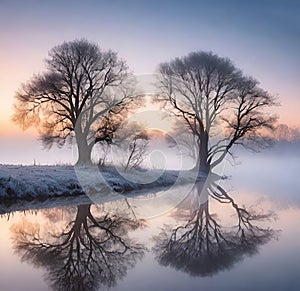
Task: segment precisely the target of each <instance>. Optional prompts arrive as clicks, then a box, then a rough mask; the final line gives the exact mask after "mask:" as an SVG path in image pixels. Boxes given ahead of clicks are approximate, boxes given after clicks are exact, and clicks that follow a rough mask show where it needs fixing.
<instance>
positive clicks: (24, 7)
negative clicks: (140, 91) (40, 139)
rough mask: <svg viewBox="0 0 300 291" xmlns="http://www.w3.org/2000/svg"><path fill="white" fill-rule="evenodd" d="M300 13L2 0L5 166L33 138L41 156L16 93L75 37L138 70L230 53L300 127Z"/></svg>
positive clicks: (267, 2) (253, 7) (250, 4)
mask: <svg viewBox="0 0 300 291" xmlns="http://www.w3.org/2000/svg"><path fill="white" fill-rule="evenodd" d="M299 14H300V2H299V1H297V0H295V1H292V0H281V1H278V0H263V1H256V0H252V1H248V0H244V1H242V0H240V1H238V0H236V1H233V0H227V1H222V0H219V1H216V0H211V1H201V0H198V1H191V0H190V1H171V0H159V1H157V0H152V1H146V0H137V1H130V0H123V1H121V0H111V1H102V0H98V1H96V0H87V1H57V0H52V1H33V0H32V1H27V0H23V1H21V0H20V1H14V0H0V36H1V38H0V42H1V45H0V102H1V103H0V104H1V106H0V143H1V144H0V163H2V162H9V161H10V158H11V161H12V160H13V156H10V155H11V151H8V149H9V148H10V149H11V148H13V149H14V150H16V149H17V148H18V144H19V143H23V144H25V143H26V141H29V140H30V143H34V145H32V146H28V149H31V150H32V151H33V152H34V154H33V156H39V151H40V152H41V150H40V146H39V145H38V143H36V142H35V141H34V139H35V137H34V135H35V132H34V131H29V132H28V133H22V132H21V130H20V129H18V128H17V127H16V126H15V125H14V124H12V123H11V121H10V118H11V115H12V110H13V109H12V104H13V96H14V93H15V91H16V90H17V89H18V87H19V86H20V84H21V83H22V82H25V81H27V80H28V79H29V78H30V77H31V76H32V74H34V73H38V72H41V71H42V70H43V60H44V58H45V57H47V53H48V51H49V49H51V48H52V47H53V46H55V45H57V44H59V43H61V42H63V41H68V40H73V39H75V38H87V39H88V40H91V41H94V42H97V43H98V44H99V45H100V46H101V47H102V48H104V49H108V48H111V49H113V50H115V51H118V52H119V56H120V57H122V58H124V59H125V60H127V63H128V65H129V67H130V68H131V69H132V70H133V71H134V73H135V74H137V75H142V74H151V73H153V72H155V69H156V67H157V65H158V64H159V63H160V62H162V61H166V60H170V59H171V58H174V57H177V56H183V55H185V54H187V53H189V52H190V51H195V50H209V51H210V50H211V51H213V52H215V53H217V54H219V55H221V56H226V57H229V58H230V59H232V60H233V62H234V63H235V64H236V65H237V66H238V67H239V68H241V69H242V70H243V71H244V72H245V73H246V74H248V75H251V76H253V77H255V78H257V79H258V80H259V81H260V82H261V86H262V87H263V88H265V89H267V90H268V91H270V93H272V94H274V95H278V96H279V98H280V102H281V104H282V106H281V107H280V108H277V109H276V112H277V113H279V114H280V116H281V119H280V121H281V122H283V123H287V124H289V125H291V126H300V114H299V109H300V93H299V92H300V17H299ZM9 145H14V146H9ZM33 156H32V155H29V156H28V158H26V161H27V162H28V161H29V160H31V161H32V159H33ZM62 159H63V156H62ZM59 160H60V158H59ZM46 161H48V160H47V159H41V162H46ZM12 162H14V161H12ZM21 162H22V161H21ZM24 162H25V161H24Z"/></svg>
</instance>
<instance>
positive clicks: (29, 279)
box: [0, 150, 300, 291]
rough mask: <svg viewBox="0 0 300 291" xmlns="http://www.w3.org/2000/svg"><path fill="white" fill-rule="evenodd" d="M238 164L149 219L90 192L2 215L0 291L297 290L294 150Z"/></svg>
mask: <svg viewBox="0 0 300 291" xmlns="http://www.w3.org/2000/svg"><path fill="white" fill-rule="evenodd" d="M240 161H241V162H242V163H241V165H239V166H236V167H232V166H230V165H229V164H228V165H227V167H226V169H225V171H224V174H226V175H228V176H229V177H230V178H228V179H226V180H221V181H217V182H216V181H215V180H212V181H209V183H207V184H206V185H203V184H201V185H200V184H199V185H196V187H195V188H194V189H193V190H192V191H191V192H190V193H189V194H186V193H185V191H184V190H181V191H182V193H183V194H182V195H183V197H182V201H181V203H179V204H178V205H176V207H174V208H173V209H170V210H169V211H167V212H166V213H164V214H160V215H155V216H154V217H142V216H140V215H135V208H134V207H130V203H128V201H127V200H123V201H116V202H111V203H106V204H102V205H100V204H98V205H93V204H91V203H89V202H88V200H87V199H83V200H80V199H74V201H73V200H69V201H67V202H66V201H65V200H64V201H63V200H56V201H55V202H54V203H53V201H52V202H51V203H47V202H43V204H42V205H40V209H26V210H24V211H16V212H13V213H10V214H3V215H2V216H1V219H0V226H1V244H0V258H1V262H2V263H1V266H0V274H1V280H0V290H5V291H9V290H68V289H70V290H108V289H109V290H122V291H124V290H128V291H129V290H130V291H132V290H291V291H292V290H295V291H296V290H299V288H300V287H299V286H300V277H299V273H300V260H299V258H300V243H299V239H300V227H299V221H300V182H299V178H298V175H299V173H300V157H299V155H297V154H296V155H291V154H289V153H287V154H286V155H276V151H275V150H274V151H273V154H272V153H269V154H265V155H263V154H257V155H252V154H244V155H243V156H242V157H241V158H240ZM172 191H173V190H172ZM149 195H150V196H151V193H149ZM146 196H147V195H146ZM25 208H26V207H25Z"/></svg>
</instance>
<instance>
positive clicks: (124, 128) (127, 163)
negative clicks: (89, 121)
mask: <svg viewBox="0 0 300 291" xmlns="http://www.w3.org/2000/svg"><path fill="white" fill-rule="evenodd" d="M148 144H149V136H148V134H147V132H146V131H145V128H144V126H143V124H141V123H139V122H136V121H132V120H128V121H126V122H123V123H122V124H121V125H120V126H119V128H118V131H117V132H116V134H115V136H114V140H113V146H114V147H113V149H112V150H111V151H112V152H113V155H114V162H118V163H120V165H121V166H122V167H123V168H124V170H125V171H130V170H132V169H135V168H137V167H139V166H140V165H141V163H142V162H143V161H144V158H145V154H146V153H147V149H148Z"/></svg>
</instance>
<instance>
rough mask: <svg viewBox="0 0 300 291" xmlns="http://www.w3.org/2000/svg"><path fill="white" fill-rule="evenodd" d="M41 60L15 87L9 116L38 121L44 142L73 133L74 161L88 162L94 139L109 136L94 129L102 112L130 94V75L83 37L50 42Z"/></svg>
mask: <svg viewBox="0 0 300 291" xmlns="http://www.w3.org/2000/svg"><path fill="white" fill-rule="evenodd" d="M46 65H47V70H46V71H45V72H44V73H42V74H39V75H36V76H34V77H33V78H32V79H31V80H29V81H28V82H27V83H25V84H23V86H22V88H21V89H20V90H19V91H18V92H17V94H16V96H15V98H16V102H15V113H14V116H13V120H14V121H15V122H17V123H18V124H19V125H21V126H22V127H23V128H24V129H26V128H28V127H30V126H38V127H39V130H40V135H41V140H42V142H43V144H44V145H45V146H46V147H51V146H52V145H53V143H58V144H59V145H63V144H64V143H65V142H66V140H68V139H71V138H72V137H74V134H75V138H76V141H77V146H78V163H79V164H80V163H90V161H91V157H90V156H91V150H92V147H93V145H94V144H95V142H97V141H100V140H103V138H104V139H106V138H107V134H108V136H109V133H105V132H101V133H99V131H100V130H102V129H103V128H102V127H101V123H102V124H103V121H102V120H101V119H102V117H104V116H105V115H106V116H107V115H110V114H114V111H115V110H120V109H122V105H123V104H124V103H126V102H128V100H129V99H130V98H132V96H133V90H132V86H133V79H132V75H131V74H130V73H129V71H128V67H127V65H126V63H125V62H124V61H123V60H121V59H119V58H118V56H117V54H116V53H115V52H113V51H111V50H109V51H103V50H101V49H100V48H99V46H98V45H96V44H93V43H90V42H88V41H87V40H84V39H83V40H75V41H71V42H64V43H63V44H61V45H58V46H56V47H54V48H52V49H51V50H50V52H49V57H48V59H46ZM105 129H107V128H105ZM101 135H102V139H101V138H100V137H101Z"/></svg>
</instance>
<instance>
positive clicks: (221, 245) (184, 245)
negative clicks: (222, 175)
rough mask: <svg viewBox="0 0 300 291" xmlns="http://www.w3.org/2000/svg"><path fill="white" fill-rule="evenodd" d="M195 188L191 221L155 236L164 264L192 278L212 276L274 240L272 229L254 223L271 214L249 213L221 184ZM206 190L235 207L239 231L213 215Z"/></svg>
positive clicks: (156, 250) (158, 254)
mask: <svg viewBox="0 0 300 291" xmlns="http://www.w3.org/2000/svg"><path fill="white" fill-rule="evenodd" d="M195 189H196V191H194V192H193V193H192V194H191V195H190V197H189V200H190V202H191V201H192V204H193V205H191V206H192V208H191V209H193V210H192V212H191V215H190V218H189V220H188V221H187V222H186V223H185V224H183V225H180V226H178V227H176V228H173V229H172V228H171V229H170V228H167V227H165V228H164V230H163V231H162V233H161V234H160V235H159V236H157V237H155V241H156V246H155V247H154V251H155V252H156V254H157V259H158V260H159V262H160V263H161V264H163V265H170V266H173V267H174V268H176V269H178V270H183V271H185V272H188V273H190V274H191V275H201V276H207V275H212V274H214V273H217V272H218V271H220V270H223V269H227V268H230V267H231V266H232V265H233V264H234V263H235V262H237V261H239V260H241V259H242V258H243V257H244V255H250V254H253V253H255V252H257V250H258V247H259V246H260V245H262V244H264V243H266V242H268V241H269V240H270V239H271V238H272V237H274V234H275V233H274V231H273V230H272V229H269V228H266V229H265V228H260V227H258V226H256V225H255V224H254V222H258V221H262V220H264V219H266V218H269V217H270V216H271V214H255V213H250V212H249V211H248V210H246V209H245V208H242V207H240V206H238V205H237V204H236V203H235V202H234V200H233V199H232V198H231V197H230V196H229V195H228V193H227V192H226V191H225V190H224V189H223V188H222V187H221V186H219V185H217V188H214V187H213V185H212V184H209V185H208V186H207V189H202V190H201V189H200V187H197V186H196V187H195ZM208 189H209V190H208ZM212 190H213V191H212ZM206 191H208V192H209V193H210V196H212V197H213V198H215V199H216V200H217V201H218V202H221V203H230V204H231V205H232V207H233V208H234V209H235V211H236V214H237V219H238V224H237V228H236V227H235V226H233V227H230V228H224V227H223V226H222V225H221V224H220V223H219V222H218V221H217V220H216V219H215V217H214V216H213V215H211V214H210V212H209V200H208V199H204V200H203V198H201V195H205V192H206ZM203 193H204V194H203ZM195 195H196V197H193V196H195ZM195 198H196V199H195ZM195 201H196V203H198V204H197V205H195Z"/></svg>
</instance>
